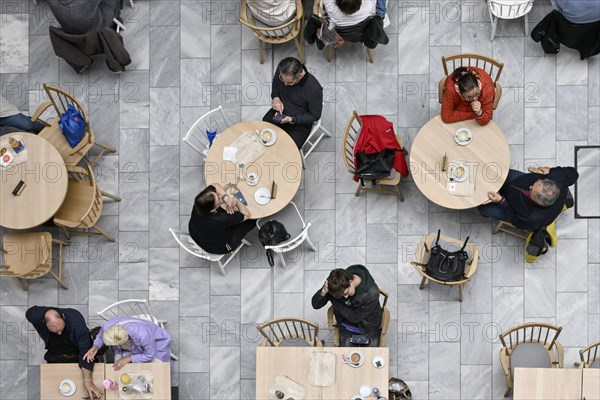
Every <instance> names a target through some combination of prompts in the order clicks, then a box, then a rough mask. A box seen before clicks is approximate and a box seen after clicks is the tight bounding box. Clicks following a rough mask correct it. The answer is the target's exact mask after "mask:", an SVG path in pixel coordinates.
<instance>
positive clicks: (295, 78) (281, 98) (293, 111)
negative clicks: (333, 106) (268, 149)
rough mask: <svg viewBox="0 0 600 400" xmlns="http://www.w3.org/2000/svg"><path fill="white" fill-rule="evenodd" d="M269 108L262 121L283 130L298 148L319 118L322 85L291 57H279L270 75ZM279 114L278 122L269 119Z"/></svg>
mask: <svg viewBox="0 0 600 400" xmlns="http://www.w3.org/2000/svg"><path fill="white" fill-rule="evenodd" d="M271 98H272V99H273V102H272V103H271V109H270V110H269V111H268V112H267V113H266V114H265V116H264V117H263V121H267V122H271V123H273V124H276V125H278V126H279V127H280V128H281V129H283V130H284V131H286V132H287V133H288V135H290V136H291V138H292V139H293V140H294V143H296V146H297V147H298V148H299V149H300V148H302V146H303V145H304V142H306V139H307V138H308V135H309V134H310V131H311V130H312V125H313V123H314V122H316V121H318V120H319V118H321V113H322V111H323V88H322V87H321V84H320V83H319V81H317V78H315V77H314V76H313V75H311V74H310V73H309V72H308V70H307V69H306V66H304V65H303V64H302V63H301V62H300V60H298V59H297V58H294V57H288V58H284V59H283V60H281V62H280V63H279V65H278V66H277V71H275V76H274V77H273V87H272V89H271ZM279 116H282V117H283V119H281V120H280V121H279V122H277V121H275V120H274V119H273V118H275V117H279Z"/></svg>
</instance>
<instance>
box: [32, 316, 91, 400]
mask: <svg viewBox="0 0 600 400" xmlns="http://www.w3.org/2000/svg"><path fill="white" fill-rule="evenodd" d="M25 317H26V318H27V320H28V321H29V322H30V323H31V325H33V327H34V328H35V330H36V331H37V333H38V334H39V335H40V337H41V338H42V340H43V341H44V345H45V349H46V350H48V351H47V352H46V354H45V355H44V360H46V361H47V362H48V363H79V368H80V369H81V374H82V375H83V390H84V395H85V396H87V397H89V398H95V397H97V398H100V397H101V396H102V392H101V391H100V390H99V389H98V388H97V387H96V385H94V382H93V380H92V371H93V370H94V364H93V363H92V361H87V360H85V359H84V355H85V353H86V351H87V350H88V349H89V348H90V346H91V345H92V339H91V337H90V331H89V330H88V328H87V325H86V323H85V319H84V318H83V315H81V313H80V312H79V311H77V310H74V309H72V308H54V307H45V306H33V307H31V308H30V309H29V310H27V312H26V313H25Z"/></svg>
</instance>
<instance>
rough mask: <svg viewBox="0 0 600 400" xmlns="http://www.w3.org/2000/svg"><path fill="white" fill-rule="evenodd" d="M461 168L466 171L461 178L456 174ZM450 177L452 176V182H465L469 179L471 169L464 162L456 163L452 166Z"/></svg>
mask: <svg viewBox="0 0 600 400" xmlns="http://www.w3.org/2000/svg"><path fill="white" fill-rule="evenodd" d="M459 168H462V169H463V171H464V172H463V174H462V175H461V176H458V175H457V173H456V171H457V170H458V169H459ZM448 175H449V176H450V180H451V181H452V182H464V181H466V180H467V179H468V178H469V167H468V166H466V165H465V164H463V163H462V162H454V163H452V165H450V169H449V174H448Z"/></svg>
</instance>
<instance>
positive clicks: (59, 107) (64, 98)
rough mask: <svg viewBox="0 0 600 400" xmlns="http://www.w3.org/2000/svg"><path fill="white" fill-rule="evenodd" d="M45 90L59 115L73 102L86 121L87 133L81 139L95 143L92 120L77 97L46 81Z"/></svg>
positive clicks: (84, 141) (87, 142)
mask: <svg viewBox="0 0 600 400" xmlns="http://www.w3.org/2000/svg"><path fill="white" fill-rule="evenodd" d="M44 90H45V91H46V94H47V95H48V99H49V100H50V102H52V106H53V107H54V111H56V114H57V115H59V116H60V115H62V114H63V113H64V112H65V111H66V110H67V107H68V105H69V104H72V105H73V107H75V108H76V109H77V111H79V112H80V113H81V115H82V116H83V119H84V121H85V135H84V136H83V138H82V139H81V142H83V143H86V144H90V143H94V140H95V139H94V134H93V133H92V130H91V129H90V122H89V120H88V117H87V114H86V113H85V110H84V109H83V107H82V106H81V104H79V101H77V99H76V98H75V97H73V96H71V95H70V94H69V93H67V92H65V91H64V90H62V89H61V88H59V87H56V86H51V85H48V84H45V83H44ZM78 147H79V146H78Z"/></svg>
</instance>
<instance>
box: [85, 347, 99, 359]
mask: <svg viewBox="0 0 600 400" xmlns="http://www.w3.org/2000/svg"><path fill="white" fill-rule="evenodd" d="M96 353H98V348H97V347H96V345H93V346H92V347H91V348H90V349H89V350H88V351H87V353H85V354H84V355H83V359H84V360H85V361H87V362H94V357H96Z"/></svg>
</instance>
